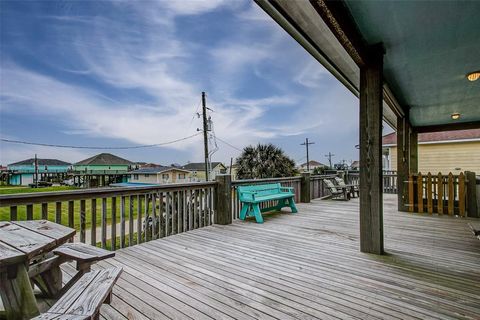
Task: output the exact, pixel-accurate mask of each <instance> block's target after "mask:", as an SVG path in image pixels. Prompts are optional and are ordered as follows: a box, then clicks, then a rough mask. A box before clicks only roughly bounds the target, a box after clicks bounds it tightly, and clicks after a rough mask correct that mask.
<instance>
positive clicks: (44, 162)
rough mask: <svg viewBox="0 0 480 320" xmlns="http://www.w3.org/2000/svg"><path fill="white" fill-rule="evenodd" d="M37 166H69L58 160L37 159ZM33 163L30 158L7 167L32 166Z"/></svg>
mask: <svg viewBox="0 0 480 320" xmlns="http://www.w3.org/2000/svg"><path fill="white" fill-rule="evenodd" d="M37 161H38V165H39V166H69V165H70V163H68V162H65V161H62V160H58V159H38V158H37ZM34 162H35V158H30V159H26V160H22V161H19V162H15V163H10V164H9V166H26V165H32V164H33V163H34Z"/></svg>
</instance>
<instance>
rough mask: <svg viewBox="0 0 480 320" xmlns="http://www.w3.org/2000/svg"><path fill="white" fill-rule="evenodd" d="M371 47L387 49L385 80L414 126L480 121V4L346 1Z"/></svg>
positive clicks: (459, 2)
mask: <svg viewBox="0 0 480 320" xmlns="http://www.w3.org/2000/svg"><path fill="white" fill-rule="evenodd" d="M346 4H347V7H348V9H349V10H350V13H351V14H352V16H353V18H354V20H355V22H356V24H357V26H358V28H359V30H360V32H361V34H362V35H363V37H364V39H365V40H366V42H367V43H369V44H373V43H378V42H382V43H383V44H384V46H385V49H386V54H385V60H384V76H385V79H386V81H387V83H388V84H389V86H390V87H391V89H392V90H393V91H394V92H395V95H396V97H397V99H398V100H399V102H400V103H401V104H402V105H404V106H408V107H410V121H411V123H412V125H413V126H430V125H440V124H449V123H452V122H453V121H454V120H452V119H451V114H452V113H455V112H459V113H460V114H461V118H460V121H465V122H472V121H480V80H479V81H476V82H470V81H468V80H467V79H466V77H465V75H466V74H468V73H469V72H472V71H477V70H480V17H479V13H480V1H442V2H436V1H357V0H356V1H351V0H347V1H346Z"/></svg>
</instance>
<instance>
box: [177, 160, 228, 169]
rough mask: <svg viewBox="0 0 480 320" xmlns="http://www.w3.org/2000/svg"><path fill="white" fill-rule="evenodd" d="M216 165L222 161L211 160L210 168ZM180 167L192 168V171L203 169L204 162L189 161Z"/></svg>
mask: <svg viewBox="0 0 480 320" xmlns="http://www.w3.org/2000/svg"><path fill="white" fill-rule="evenodd" d="M218 165H222V166H223V163H221V162H212V168H215V167H217V166H218ZM182 169H186V170H190V171H192V170H194V171H203V170H205V162H190V163H188V164H186V165H184V166H182Z"/></svg>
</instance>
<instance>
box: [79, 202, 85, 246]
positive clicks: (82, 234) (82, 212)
mask: <svg viewBox="0 0 480 320" xmlns="http://www.w3.org/2000/svg"><path fill="white" fill-rule="evenodd" d="M80 242H81V243H85V200H84V199H82V200H80Z"/></svg>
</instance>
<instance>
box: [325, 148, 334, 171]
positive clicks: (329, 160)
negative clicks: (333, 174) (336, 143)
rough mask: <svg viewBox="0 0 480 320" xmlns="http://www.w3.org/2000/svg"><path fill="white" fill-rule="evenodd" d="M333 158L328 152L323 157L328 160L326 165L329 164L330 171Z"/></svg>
mask: <svg viewBox="0 0 480 320" xmlns="http://www.w3.org/2000/svg"><path fill="white" fill-rule="evenodd" d="M333 156H335V155H334V154H333V153H331V152H328V154H326V155H325V157H327V158H328V163H329V164H330V169H332V157H333Z"/></svg>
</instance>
